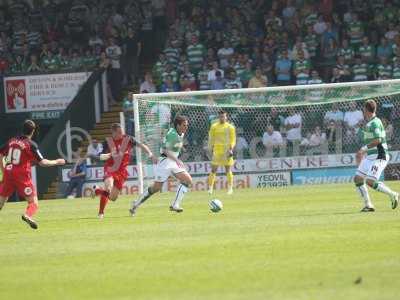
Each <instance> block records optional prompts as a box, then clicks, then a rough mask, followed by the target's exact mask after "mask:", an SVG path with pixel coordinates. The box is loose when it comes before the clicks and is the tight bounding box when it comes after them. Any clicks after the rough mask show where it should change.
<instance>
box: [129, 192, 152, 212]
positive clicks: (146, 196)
mask: <svg viewBox="0 0 400 300" xmlns="http://www.w3.org/2000/svg"><path fill="white" fill-rule="evenodd" d="M149 189H150V188H147V189H146V190H145V191H144V192H143V194H141V195H140V196H139V199H137V200H136V201H133V203H132V208H137V207H139V206H140V205H141V204H142V203H144V202H145V201H146V200H147V199H149V198H150V196H151V195H152V194H150V192H149Z"/></svg>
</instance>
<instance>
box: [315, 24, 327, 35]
mask: <svg viewBox="0 0 400 300" xmlns="http://www.w3.org/2000/svg"><path fill="white" fill-rule="evenodd" d="M327 28H328V27H327V26H326V23H325V22H317V23H315V25H314V31H315V33H317V34H323V33H324V32H325V30H326V29H327Z"/></svg>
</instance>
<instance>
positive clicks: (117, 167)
mask: <svg viewBox="0 0 400 300" xmlns="http://www.w3.org/2000/svg"><path fill="white" fill-rule="evenodd" d="M136 144H137V141H136V140H135V138H133V137H131V136H127V135H124V136H123V137H122V138H120V139H113V138H107V139H106V141H105V142H104V143H103V153H111V154H112V156H111V158H109V159H108V160H106V162H105V164H104V169H105V171H106V173H114V172H122V173H125V172H127V171H126V167H127V166H128V165H129V163H130V161H131V157H132V150H133V147H134V146H135V145H136Z"/></svg>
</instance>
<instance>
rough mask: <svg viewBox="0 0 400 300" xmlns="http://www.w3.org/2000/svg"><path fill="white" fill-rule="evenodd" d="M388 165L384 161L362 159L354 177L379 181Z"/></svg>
mask: <svg viewBox="0 0 400 300" xmlns="http://www.w3.org/2000/svg"><path fill="white" fill-rule="evenodd" d="M387 164H388V161H387V160H384V159H368V158H364V159H363V160H362V161H361V163H360V165H359V166H358V169H357V172H356V175H358V176H361V177H363V178H371V179H375V180H379V178H380V177H381V175H382V172H383V170H385V168H386V166H387Z"/></svg>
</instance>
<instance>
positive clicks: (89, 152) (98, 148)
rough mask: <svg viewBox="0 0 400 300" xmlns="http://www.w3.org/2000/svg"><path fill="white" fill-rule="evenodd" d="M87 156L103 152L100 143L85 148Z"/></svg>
mask: <svg viewBox="0 0 400 300" xmlns="http://www.w3.org/2000/svg"><path fill="white" fill-rule="evenodd" d="M86 152H87V155H95V156H97V155H100V154H101V152H103V145H102V144H101V143H97V146H96V147H94V146H93V144H89V146H88V147H87V151H86Z"/></svg>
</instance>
